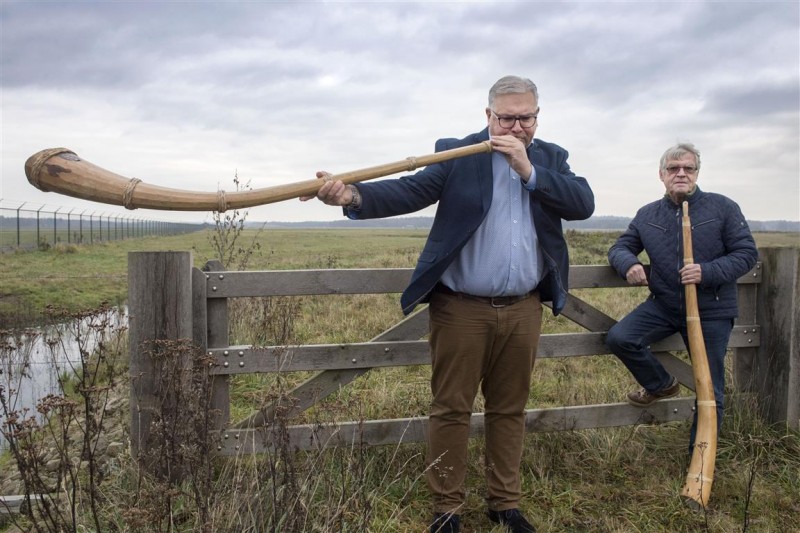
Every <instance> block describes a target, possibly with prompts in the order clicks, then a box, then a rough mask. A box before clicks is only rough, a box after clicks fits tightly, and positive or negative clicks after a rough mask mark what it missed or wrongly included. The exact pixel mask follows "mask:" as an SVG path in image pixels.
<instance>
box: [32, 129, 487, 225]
mask: <svg viewBox="0 0 800 533" xmlns="http://www.w3.org/2000/svg"><path fill="white" fill-rule="evenodd" d="M491 151H492V145H491V143H490V142H489V141H483V142H480V143H478V144H472V145H469V146H462V147H460V148H453V149H452V150H444V151H442V152H437V153H435V154H430V155H424V156H419V157H409V158H406V159H404V160H402V161H396V162H394V163H386V164H384V165H378V166H374V167H369V168H364V169H361V170H354V171H351V172H345V173H343V174H337V175H335V176H331V179H333V180H342V181H343V182H344V183H345V184H349V183H357V182H360V181H366V180H369V179H373V178H380V177H382V176H389V175H390V174H396V173H398V172H410V171H412V170H415V169H417V168H419V167H424V166H427V165H431V164H433V163H440V162H442V161H448V160H450V159H456V158H458V157H465V156H468V155H474V154H478V153H489V152H491ZM25 175H26V176H28V181H29V182H31V184H32V185H33V186H35V187H36V188H37V189H40V190H42V191H52V192H57V193H59V194H65V195H67V196H72V197H75V198H80V199H82V200H90V201H93V202H101V203H105V204H113V205H121V206H124V207H126V208H127V209H137V208H140V207H141V208H144V209H160V210H164V211H220V212H224V211H226V210H228V209H243V208H247V207H253V206H257V205H264V204H271V203H274V202H280V201H283V200H288V199H290V198H299V197H300V196H310V195H314V194H316V193H317V191H318V190H319V188H320V187H321V186H322V184H323V183H325V182H324V181H323V180H321V179H311V180H306V181H300V182H296V183H290V184H287V185H278V186H275V187H265V188H262V189H254V190H249V191H234V192H230V193H227V194H226V193H225V191H217V192H197V191H189V190H185V189H171V188H168V187H161V186H158V185H150V184H147V183H144V182H143V181H142V180H139V179H137V178H126V177H124V176H120V175H119V174H114V173H113V172H109V171H108V170H105V169H103V168H101V167H98V166H96V165H93V164H91V163H89V162H88V161H84V160H83V159H81V158H80V157H78V156H77V155H76V154H75V152H73V151H71V150H68V149H66V148H49V149H47V150H42V151H40V152H37V153H35V154H33V155H32V156H30V157H29V158H28V160H27V161H25Z"/></svg>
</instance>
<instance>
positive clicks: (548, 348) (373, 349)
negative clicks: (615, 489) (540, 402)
mask: <svg viewBox="0 0 800 533" xmlns="http://www.w3.org/2000/svg"><path fill="white" fill-rule="evenodd" d="M604 339H605V333H555V334H545V335H542V336H541V338H540V341H539V352H538V355H537V357H538V358H550V357H577V356H587V355H603V354H608V348H607V347H606V346H605V344H604ZM760 343H761V335H760V328H759V326H757V325H749V326H742V325H737V326H735V327H734V328H733V331H732V332H731V339H730V342H729V344H728V347H729V348H753V347H756V346H759V344H760ZM652 348H653V350H654V351H669V350H685V349H686V348H685V346H684V344H683V339H681V337H680V335H678V334H675V335H672V336H670V337H668V338H666V339H664V340H662V341H660V342H657V343H654V344H653V346H652ZM208 354H209V355H211V356H213V357H214V360H215V365H214V367H213V368H212V370H211V373H212V374H251V373H264V372H296V371H303V370H315V371H318V370H338V369H343V368H377V367H391V366H405V365H426V364H430V347H429V345H428V341H425V340H414V341H391V342H363V343H353V344H315V345H309V346H267V347H263V348H254V347H251V346H228V347H226V348H213V349H209V350H208Z"/></svg>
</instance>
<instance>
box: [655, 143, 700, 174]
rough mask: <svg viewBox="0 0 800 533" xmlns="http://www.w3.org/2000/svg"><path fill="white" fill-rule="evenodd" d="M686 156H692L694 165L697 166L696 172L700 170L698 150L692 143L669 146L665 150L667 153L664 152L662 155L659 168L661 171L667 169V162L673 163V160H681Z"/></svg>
mask: <svg viewBox="0 0 800 533" xmlns="http://www.w3.org/2000/svg"><path fill="white" fill-rule="evenodd" d="M686 154H692V155H693V156H694V161H695V165H696V166H697V170H700V150H698V149H697V148H695V147H694V145H693V144H692V143H678V144H676V145H675V146H671V147H669V148H667V151H666V152H664V155H662V156H661V163H660V165H659V168H660V169H661V170H666V169H667V162H668V161H673V160H675V159H683V156H685V155H686Z"/></svg>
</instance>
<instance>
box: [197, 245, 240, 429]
mask: <svg viewBox="0 0 800 533" xmlns="http://www.w3.org/2000/svg"><path fill="white" fill-rule="evenodd" d="M203 270H204V271H217V274H216V275H217V277H218V279H216V280H214V279H209V280H208V281H206V279H205V272H204V273H203V280H202V281H203V283H206V286H205V287H203V291H204V292H203V295H204V296H205V295H206V294H207V293H206V289H207V287H208V286H210V287H212V290H213V287H214V285H215V284H216V283H220V282H221V281H222V278H224V276H225V275H224V274H220V272H222V271H224V270H225V266H224V265H223V264H222V262H221V261H219V260H217V259H212V260H211V261H208V262H207V263H206V265H205V267H203ZM203 303H204V305H205V306H206V324H207V325H206V331H207V337H206V348H219V347H224V346H228V299H227V298H214V299H211V300H206V301H205V302H203ZM204 325H205V324H204ZM235 360H236V358H234V357H231V361H235ZM225 364H228V363H225ZM228 379H229V376H226V375H222V376H220V375H216V376H213V378H212V382H211V409H212V410H213V411H215V413H217V414H216V417H215V418H214V422H215V423H214V426H215V428H214V429H218V430H222V429H224V428H226V427H227V426H228V423H229V422H230V417H231V400H230V384H229V381H228Z"/></svg>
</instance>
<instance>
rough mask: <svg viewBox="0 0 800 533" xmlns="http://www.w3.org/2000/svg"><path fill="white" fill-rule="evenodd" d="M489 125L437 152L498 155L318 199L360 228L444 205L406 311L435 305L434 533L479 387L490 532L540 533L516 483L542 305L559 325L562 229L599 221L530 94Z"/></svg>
mask: <svg viewBox="0 0 800 533" xmlns="http://www.w3.org/2000/svg"><path fill="white" fill-rule="evenodd" d="M485 112H486V123H487V127H486V128H484V129H483V130H482V131H480V132H479V133H474V134H472V135H469V136H467V137H465V138H464V139H461V140H457V139H441V140H439V141H438V142H437V143H436V150H437V152H438V151H441V150H445V149H449V148H454V147H457V146H465V145H471V144H475V143H480V142H483V141H486V140H490V141H491V145H492V150H493V152H492V153H482V154H477V155H473V156H469V157H464V158H460V159H456V160H452V161H448V162H445V163H437V164H435V165H430V166H428V167H426V168H425V169H424V170H422V171H420V172H417V173H416V174H414V175H411V176H405V177H402V178H398V179H391V180H384V181H380V182H375V183H367V184H359V185H357V186H356V185H346V184H343V183H342V182H341V181H338V180H335V179H331V180H330V181H329V182H328V183H326V184H324V185H323V186H322V187H321V188H320V189H319V192H318V194H317V197H318V198H319V199H320V200H322V201H323V202H325V203H326V204H329V205H337V206H342V207H344V208H345V215H346V216H348V217H350V218H354V219H363V218H377V217H387V216H394V215H402V214H406V213H412V212H414V211H418V210H420V209H423V208H425V207H428V206H430V205H433V204H435V203H437V202H438V206H437V209H436V216H435V218H434V222H433V226H432V228H431V231H430V234H429V236H428V240H427V242H426V243H425V247H424V249H423V250H422V253H421V254H420V256H419V260H418V261H417V266H416V268H415V270H414V274H413V276H412V278H411V283H410V284H409V286H408V288H407V289H406V290H405V292H404V293H403V296H402V298H401V304H402V306H403V311H404V312H405V313H410V312H411V311H412V310H413V309H414V307H415V306H417V305H418V304H421V303H423V302H429V303H430V307H429V310H430V323H431V335H430V346H431V368H432V376H431V391H432V393H433V403H432V406H431V414H430V418H429V426H428V437H429V438H428V464H429V467H428V469H427V480H428V486H429V487H430V490H431V494H432V497H433V512H434V514H433V520H432V522H431V524H430V530H431V532H437V531H438V532H446V533H453V532H457V531H460V529H461V511H462V507H463V505H464V502H465V489H464V480H465V476H466V472H467V444H468V439H469V423H470V415H471V412H472V405H473V401H474V400H475V396H476V394H477V392H478V388H479V387H480V390H481V391H482V392H483V396H484V399H485V428H486V431H485V436H486V478H487V497H486V500H487V505H488V515H489V519H490V520H491V521H492V522H495V523H500V524H502V525H503V526H504V527H505V529H507V530H508V531H511V532H513V533H529V532H532V531H534V527H533V525H532V524H531V523H530V522H528V520H527V519H526V518H525V517H524V516H523V514H522V513H521V512H520V509H519V506H520V493H521V487H520V472H519V469H520V461H521V458H522V443H523V437H524V434H525V413H524V411H525V404H526V402H527V400H528V395H529V391H530V381H531V371H532V370H533V363H534V360H535V359H536V350H537V347H538V343H539V333H540V330H541V320H542V304H541V302H542V301H543V300H552V302H553V312H554V313H556V314H558V313H559V312H560V310H561V309H562V308H563V307H564V304H565V303H566V297H567V292H566V290H567V287H568V286H569V285H568V282H567V275H568V272H569V261H568V256H567V244H566V242H565V240H564V236H563V234H562V229H561V219H567V220H582V219H586V218H588V217H589V216H590V215H591V214H592V212H593V211H594V194H593V193H592V190H591V189H590V188H589V184H588V183H587V182H586V180H585V179H584V178H582V177H579V176H576V175H575V174H574V173H573V172H572V170H571V169H570V167H569V164H568V163H567V151H566V150H564V149H563V148H561V147H560V146H557V145H555V144H552V143H548V142H544V141H541V140H539V139H536V140H534V138H533V136H534V133H535V132H536V127H537V120H538V116H539V94H538V92H537V89H536V85H534V84H533V82H531V81H530V80H527V79H524V78H519V77H517V76H506V77H504V78H501V79H500V80H498V81H497V82H496V83H495V84H494V86H492V88H491V89H490V91H489V105H488V107H486V110H485ZM317 175H318V177H320V178H326V177H327V173H324V172H320V173H318V174H317ZM308 198H309V197H306V199H308Z"/></svg>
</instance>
